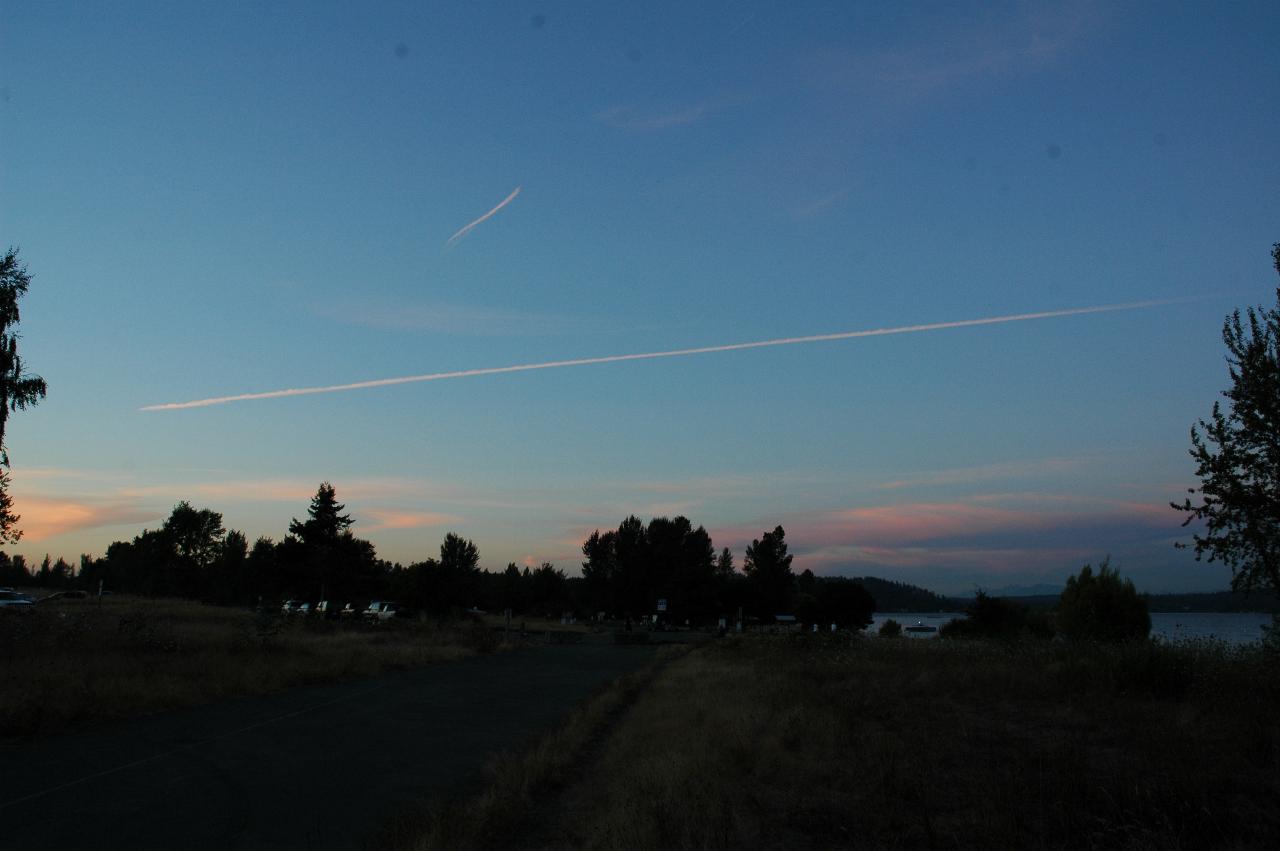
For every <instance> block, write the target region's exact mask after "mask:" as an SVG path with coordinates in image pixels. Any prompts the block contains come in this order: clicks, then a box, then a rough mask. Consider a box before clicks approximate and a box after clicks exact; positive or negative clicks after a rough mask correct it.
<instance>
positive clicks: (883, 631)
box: [880, 618, 902, 638]
mask: <svg viewBox="0 0 1280 851" xmlns="http://www.w3.org/2000/svg"><path fill="white" fill-rule="evenodd" d="M900 635H902V624H900V623H898V622H897V621H895V620H894V619H893V618H889V620H887V621H885V622H884V623H882V624H880V637H881V638H897V637H898V636H900Z"/></svg>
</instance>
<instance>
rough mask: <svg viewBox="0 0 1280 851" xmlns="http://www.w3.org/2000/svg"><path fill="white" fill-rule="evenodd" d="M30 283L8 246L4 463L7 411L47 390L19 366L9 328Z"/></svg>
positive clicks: (0, 262) (0, 326) (2, 264)
mask: <svg viewBox="0 0 1280 851" xmlns="http://www.w3.org/2000/svg"><path fill="white" fill-rule="evenodd" d="M30 285H31V276H30V275H28V274H27V267H26V266H25V265H23V264H21V263H20V262H19V261H18V253H17V252H16V251H15V250H14V249H12V248H10V249H9V251H8V252H7V253H6V254H5V255H4V258H3V259H0V458H2V459H3V463H4V464H5V465H6V466H7V465H8V463H9V460H8V456H7V455H3V454H2V453H3V451H4V447H5V442H4V437H5V424H6V423H7V422H8V419H9V412H10V411H20V410H22V409H24V408H26V407H27V406H28V405H34V404H36V403H38V402H39V401H40V400H41V399H43V398H44V397H45V393H46V392H47V391H48V387H47V386H46V385H45V381H44V379H43V378H41V377H40V376H38V375H28V374H27V372H26V371H25V370H24V369H23V368H22V358H21V357H20V356H19V355H18V335H17V334H16V333H14V332H13V330H12V329H13V328H14V327H15V326H17V324H18V322H19V320H20V319H21V316H20V312H19V309H18V299H20V298H22V297H23V296H24V295H26V294H27V288H28V287H29V286H30Z"/></svg>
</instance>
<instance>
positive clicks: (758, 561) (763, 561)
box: [743, 526, 796, 618]
mask: <svg viewBox="0 0 1280 851" xmlns="http://www.w3.org/2000/svg"><path fill="white" fill-rule="evenodd" d="M786 534H787V533H786V532H784V531H783V529H782V527H781V526H777V527H775V528H774V530H773V531H772V532H765V533H764V537H763V538H759V539H756V540H753V541H752V542H751V544H750V546H748V547H747V557H746V559H745V560H744V561H743V571H744V572H745V573H746V575H747V579H748V580H750V582H751V586H752V590H753V591H754V595H755V602H756V611H757V613H758V614H759V615H760V616H761V617H765V618H769V617H772V616H774V615H776V614H780V613H782V612H785V611H787V610H788V607H789V606H790V603H791V593H792V590H793V588H794V586H795V579H796V577H795V574H793V573H792V572H791V556H790V555H788V554H787V544H786V541H785V538H786Z"/></svg>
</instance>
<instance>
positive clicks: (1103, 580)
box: [1058, 559, 1151, 641]
mask: <svg viewBox="0 0 1280 851" xmlns="http://www.w3.org/2000/svg"><path fill="white" fill-rule="evenodd" d="M1058 629H1059V631H1060V632H1061V633H1062V634H1063V635H1064V636H1065V637H1067V638H1069V639H1072V640H1075V641H1133V640H1135V639H1140V638H1146V637H1147V635H1148V634H1149V633H1150V632H1151V615H1150V614H1148V613H1147V603H1146V601H1145V600H1143V599H1142V597H1141V596H1139V594H1138V592H1137V589H1135V588H1134V587H1133V582H1132V581H1131V580H1128V579H1125V580H1123V581H1121V579H1120V573H1119V571H1116V570H1112V569H1111V561H1110V559H1103V561H1102V564H1100V565H1098V572H1097V573H1094V572H1093V568H1092V566H1090V565H1087V564H1086V565H1085V566H1084V567H1083V568H1082V569H1081V571H1080V573H1079V575H1077V576H1069V577H1067V586H1066V587H1065V588H1064V589H1062V597H1061V598H1060V599H1059V600H1058Z"/></svg>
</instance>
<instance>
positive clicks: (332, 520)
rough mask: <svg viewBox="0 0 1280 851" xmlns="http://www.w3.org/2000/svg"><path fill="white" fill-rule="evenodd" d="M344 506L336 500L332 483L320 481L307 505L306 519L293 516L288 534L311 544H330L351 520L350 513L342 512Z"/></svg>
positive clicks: (336, 496)
mask: <svg viewBox="0 0 1280 851" xmlns="http://www.w3.org/2000/svg"><path fill="white" fill-rule="evenodd" d="M346 508H347V507H346V506H345V505H343V504H342V503H340V502H338V494H337V491H336V490H335V489H334V487H333V485H331V484H329V483H328V482H321V483H320V487H319V488H317V489H316V495H315V496H313V497H312V498H311V504H310V505H309V506H307V519H306V520H305V521H299V520H298V519H297V518H294V519H293V520H292V521H290V523H289V534H290V535H294V536H296V537H297V538H298V539H299V540H301V541H302V542H303V543H305V544H308V545H311V546H321V545H326V544H330V545H331V544H333V543H335V542H336V541H337V540H338V538H339V536H341V535H342V533H343V532H345V531H346V530H347V529H348V528H349V527H350V526H351V524H352V522H353V521H352V519H351V515H349V514H343V513H342V512H343V511H345V510H346Z"/></svg>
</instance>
